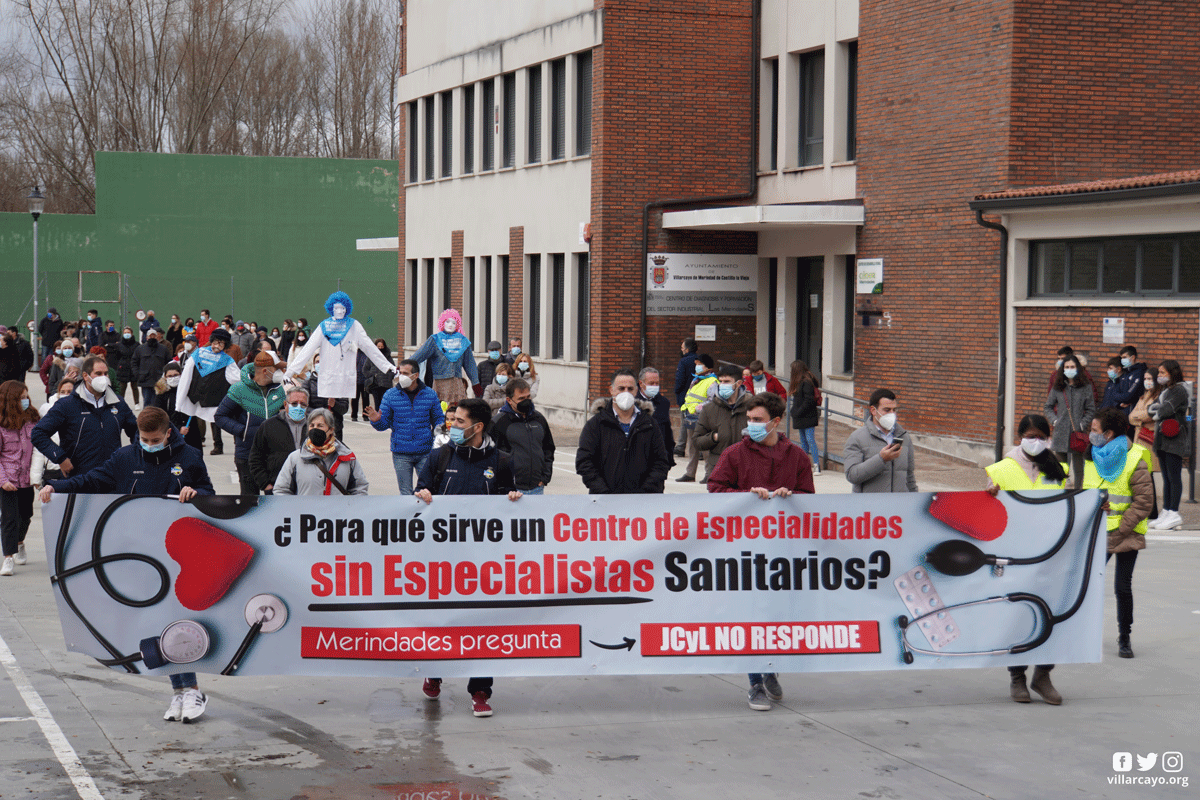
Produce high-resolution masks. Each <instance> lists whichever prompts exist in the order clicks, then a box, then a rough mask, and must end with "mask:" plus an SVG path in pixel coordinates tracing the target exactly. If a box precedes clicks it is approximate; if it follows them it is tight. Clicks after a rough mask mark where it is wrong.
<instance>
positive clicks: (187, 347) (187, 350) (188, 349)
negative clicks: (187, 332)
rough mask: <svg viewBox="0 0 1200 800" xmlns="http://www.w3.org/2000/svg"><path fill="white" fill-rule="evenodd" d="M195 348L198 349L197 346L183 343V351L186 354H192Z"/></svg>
mask: <svg viewBox="0 0 1200 800" xmlns="http://www.w3.org/2000/svg"><path fill="white" fill-rule="evenodd" d="M195 347H196V345H194V344H192V343H191V342H184V343H183V350H184V352H185V353H190V352H192V350H193V348H195Z"/></svg>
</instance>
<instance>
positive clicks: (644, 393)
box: [637, 367, 676, 467]
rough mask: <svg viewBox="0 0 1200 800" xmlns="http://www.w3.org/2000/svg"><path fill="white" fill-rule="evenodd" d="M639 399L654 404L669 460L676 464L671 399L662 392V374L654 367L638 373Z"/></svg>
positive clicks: (656, 419)
mask: <svg viewBox="0 0 1200 800" xmlns="http://www.w3.org/2000/svg"><path fill="white" fill-rule="evenodd" d="M637 399H638V400H645V401H646V402H647V403H649V404H650V405H652V406H654V421H655V422H656V423H657V424H658V430H659V432H660V433H661V434H662V437H663V445H665V446H666V448H667V461H668V462H669V463H670V465H671V466H672V467H673V466H675V455H676V454H675V429H674V428H673V427H671V401H670V400H669V399H668V398H667V396H666V395H664V394H663V393H662V375H660V374H659V372H658V370H656V369H655V368H654V367H643V368H642V371H641V372H639V373H638V394H637Z"/></svg>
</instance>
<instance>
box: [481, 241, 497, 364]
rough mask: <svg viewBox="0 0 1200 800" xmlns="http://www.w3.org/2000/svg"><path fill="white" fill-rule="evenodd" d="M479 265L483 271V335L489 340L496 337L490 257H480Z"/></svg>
mask: <svg viewBox="0 0 1200 800" xmlns="http://www.w3.org/2000/svg"><path fill="white" fill-rule="evenodd" d="M480 267H481V269H482V271H483V337H484V338H485V339H487V340H488V341H491V340H492V339H495V338H496V332H495V331H494V330H492V257H491V256H484V257H483V258H481V259H480ZM485 344H486V342H485Z"/></svg>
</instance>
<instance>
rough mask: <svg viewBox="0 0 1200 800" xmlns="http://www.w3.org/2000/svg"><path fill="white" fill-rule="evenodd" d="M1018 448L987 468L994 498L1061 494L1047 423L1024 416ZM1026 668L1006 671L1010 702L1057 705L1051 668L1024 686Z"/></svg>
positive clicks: (1061, 473) (1063, 481) (1061, 469)
mask: <svg viewBox="0 0 1200 800" xmlns="http://www.w3.org/2000/svg"><path fill="white" fill-rule="evenodd" d="M1017 436H1018V437H1019V438H1020V444H1019V445H1018V446H1017V447H1014V448H1013V449H1012V450H1009V451H1008V455H1007V456H1005V457H1004V458H1003V459H1002V460H1000V461H997V462H996V463H995V464H992V465H991V466H990V467H987V468H986V470H987V474H988V488H987V490H988V491H989V492H990V493H991V494H992V496H993V497H994V496H996V495H997V494H999V493H1000V492H1001V491H1005V492H1028V491H1033V490H1036V489H1051V490H1058V491H1062V490H1063V489H1065V488H1066V485H1067V468H1066V465H1065V464H1063V463H1062V462H1060V461H1059V460H1058V456H1056V455H1055V454H1054V451H1052V450H1050V449H1049V444H1050V421H1049V420H1048V419H1046V418H1045V417H1043V416H1042V415H1040V414H1026V415H1025V416H1024V417H1022V418H1021V422H1020V424H1019V425H1017ZM1026 669H1028V667H1027V666H1022V667H1009V668H1008V677H1009V687H1008V693H1009V696H1010V697H1012V699H1013V701H1014V702H1017V703H1028V702H1029V690H1030V689H1033V690H1034V691H1035V692H1037V693H1038V694H1040V695H1041V696H1042V699H1043V700H1045V701H1046V702H1047V703H1049V704H1050V705H1054V706H1057V705H1060V704H1061V703H1062V695H1060V694H1059V693H1058V690H1056V689H1055V688H1054V684H1053V683H1051V682H1050V670H1052V669H1054V665H1053V664H1038V665H1037V667H1036V668H1034V670H1033V680H1032V681H1030V682H1029V685H1028V686H1026V685H1025V670H1026Z"/></svg>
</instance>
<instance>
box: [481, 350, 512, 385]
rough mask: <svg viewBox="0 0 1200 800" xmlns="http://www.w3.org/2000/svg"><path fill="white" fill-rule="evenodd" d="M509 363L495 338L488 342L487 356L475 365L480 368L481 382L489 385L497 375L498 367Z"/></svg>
mask: <svg viewBox="0 0 1200 800" xmlns="http://www.w3.org/2000/svg"><path fill="white" fill-rule="evenodd" d="M504 363H507V362H505V360H504V354H503V353H501V352H500V343H499V342H497V341H496V340H495V339H493V340H492V341H490V342H488V343H487V358H484V359H481V360H480V361H479V363H477V364H476V365H475V366H476V367H477V368H478V369H479V384H480V385H481V386H487V385H488V384H489V383H491V382H492V379H493V378H495V377H496V367H497V366H498V365H500V364H504Z"/></svg>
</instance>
